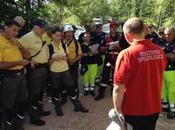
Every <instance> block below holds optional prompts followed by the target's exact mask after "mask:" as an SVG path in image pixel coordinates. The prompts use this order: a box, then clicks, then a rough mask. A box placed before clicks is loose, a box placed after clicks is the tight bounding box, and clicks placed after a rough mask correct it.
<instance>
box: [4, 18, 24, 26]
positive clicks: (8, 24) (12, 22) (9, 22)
mask: <svg viewBox="0 0 175 130" xmlns="http://www.w3.org/2000/svg"><path fill="white" fill-rule="evenodd" d="M13 25H16V26H18V27H21V26H20V25H19V23H17V22H16V21H15V20H10V21H7V22H6V23H5V26H7V27H11V26H13Z"/></svg>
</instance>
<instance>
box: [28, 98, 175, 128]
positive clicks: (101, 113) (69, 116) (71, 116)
mask: <svg viewBox="0 0 175 130" xmlns="http://www.w3.org/2000/svg"><path fill="white" fill-rule="evenodd" d="M80 98H81V100H82V101H83V103H84V104H85V106H86V107H88V108H89V110H90V112H89V113H87V114H84V113H80V112H74V111H73V105H72V104H71V102H68V103H67V104H65V105H64V106H63V111H64V116H63V117H57V116H56V114H55V111H54V110H53V105H52V103H49V102H47V101H45V103H46V105H45V108H46V109H49V110H51V111H52V114H51V115H50V116H48V117H44V118H42V119H44V120H45V121H47V124H46V125H45V126H41V127H36V126H33V125H30V123H29V119H28V118H27V119H26V121H25V130H105V128H106V127H107V126H108V124H109V123H110V120H109V119H108V116H107V113H108V111H109V109H110V108H111V107H112V100H111V97H110V96H107V97H105V99H104V100H101V101H99V102H96V101H94V100H93V98H92V97H91V96H87V97H84V96H80ZM156 130H175V123H174V120H168V119H166V117H165V116H161V117H160V118H159V121H158V123H157V127H156Z"/></svg>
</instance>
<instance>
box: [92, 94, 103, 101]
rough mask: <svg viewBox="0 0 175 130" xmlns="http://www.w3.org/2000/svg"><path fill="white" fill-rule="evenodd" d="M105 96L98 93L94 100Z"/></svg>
mask: <svg viewBox="0 0 175 130" xmlns="http://www.w3.org/2000/svg"><path fill="white" fill-rule="evenodd" d="M103 98H104V95H100V94H98V95H97V96H96V97H95V98H94V100H95V101H99V100H102V99H103Z"/></svg>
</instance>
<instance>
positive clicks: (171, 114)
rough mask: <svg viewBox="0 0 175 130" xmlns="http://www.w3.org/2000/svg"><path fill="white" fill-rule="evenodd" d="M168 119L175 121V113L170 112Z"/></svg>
mask: <svg viewBox="0 0 175 130" xmlns="http://www.w3.org/2000/svg"><path fill="white" fill-rule="evenodd" d="M167 118H168V119H174V118H175V112H169V113H168V114H167Z"/></svg>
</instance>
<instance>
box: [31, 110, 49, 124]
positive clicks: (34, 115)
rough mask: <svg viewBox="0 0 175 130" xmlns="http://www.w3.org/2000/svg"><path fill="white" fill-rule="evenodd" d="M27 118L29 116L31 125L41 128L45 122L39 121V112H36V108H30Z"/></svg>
mask: <svg viewBox="0 0 175 130" xmlns="http://www.w3.org/2000/svg"><path fill="white" fill-rule="evenodd" d="M29 116H30V122H31V124H33V125H36V126H42V125H45V124H46V122H45V121H43V120H41V119H40V117H39V116H40V112H39V110H38V108H34V107H32V110H31V111H30V112H29Z"/></svg>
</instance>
